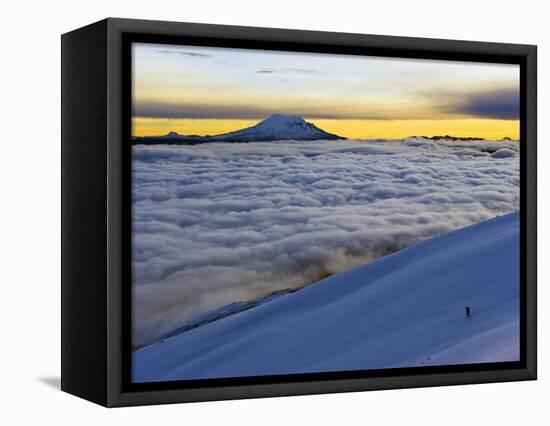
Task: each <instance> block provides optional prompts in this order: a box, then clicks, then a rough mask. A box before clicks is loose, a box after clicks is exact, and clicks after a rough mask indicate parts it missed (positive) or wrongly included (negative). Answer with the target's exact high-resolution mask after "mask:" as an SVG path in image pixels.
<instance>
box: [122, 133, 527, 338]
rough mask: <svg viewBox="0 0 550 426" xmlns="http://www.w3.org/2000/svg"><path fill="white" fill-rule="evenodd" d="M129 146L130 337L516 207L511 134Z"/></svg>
mask: <svg viewBox="0 0 550 426" xmlns="http://www.w3.org/2000/svg"><path fill="white" fill-rule="evenodd" d="M132 150H133V202H132V205H133V306H134V345H135V346H136V347H137V346H141V345H144V344H148V343H151V342H153V341H154V340H156V339H158V338H159V336H160V335H162V334H163V333H166V332H168V331H171V330H173V329H174V328H177V327H179V326H182V325H184V324H185V323H186V322H188V321H191V320H192V319H193V318H194V317H196V316H197V315H200V314H202V313H204V312H206V311H208V310H211V309H214V308H216V307H218V306H221V305H224V304H228V303H231V302H234V301H237V300H249V299H253V298H257V297H260V296H262V295H265V294H267V293H271V292H273V291H276V290H280V289H286V288H299V287H302V286H304V285H307V284H310V283H313V282H316V281H318V280H320V279H322V278H324V277H326V276H328V275H331V274H333V273H335V272H339V271H341V270H344V269H347V268H350V267H352V266H355V265H357V264H361V263H364V262H368V261H370V260H372V259H375V258H378V257H380V256H384V255H387V254H389V253H392V252H394V251H396V250H400V249H402V248H405V247H407V246H410V245H411V244H414V243H416V242H418V241H421V240H423V239H426V238H429V237H432V236H435V235H439V234H443V233H445V232H449V231H452V230H454V229H457V228H461V227H464V226H467V225H470V224H472V223H475V222H480V221H483V220H486V219H488V218H491V217H494V216H495V215H498V214H505V213H508V212H511V211H514V210H518V209H519V153H518V150H519V144H518V142H516V141H506V142H494V141H472V142H464V141H455V142H451V141H445V142H444V141H437V142H436V141H432V140H426V139H405V140H397V141H395V140H394V141H383V140H377V141H356V140H346V141H315V142H311V141H310V142H297V141H291V142H282V141H280V142H257V143H240V144H239V143H209V144H202V145H194V146H166V145H157V146H144V145H136V146H134V147H133V148H132Z"/></svg>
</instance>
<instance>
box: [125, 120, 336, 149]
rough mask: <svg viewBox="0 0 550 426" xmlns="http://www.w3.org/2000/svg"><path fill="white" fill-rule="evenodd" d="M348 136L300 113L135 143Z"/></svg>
mask: <svg viewBox="0 0 550 426" xmlns="http://www.w3.org/2000/svg"><path fill="white" fill-rule="evenodd" d="M337 139H345V138H344V137H342V136H338V135H335V134H333V133H329V132H325V131H324V130H321V129H319V128H318V127H317V126H316V125H315V124H313V123H309V122H308V121H306V120H304V118H302V117H300V116H297V115H284V114H273V115H271V116H269V117H268V118H266V119H265V120H262V121H260V122H259V123H258V124H256V125H254V126H251V127H247V128H245V129H241V130H236V131H234V132H229V133H223V134H221V135H215V136H185V135H179V134H178V133H176V132H170V133H168V134H167V135H164V136H156V137H155V136H152V137H142V138H137V139H136V141H135V143H159V142H160V141H162V143H168V142H169V143H183V144H185V143H193V144H194V143H206V142H269V141H290V140H296V141H314V140H337Z"/></svg>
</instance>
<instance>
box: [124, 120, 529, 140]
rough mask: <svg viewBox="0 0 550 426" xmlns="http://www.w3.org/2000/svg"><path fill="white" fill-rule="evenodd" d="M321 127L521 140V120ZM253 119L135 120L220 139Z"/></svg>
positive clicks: (365, 135) (138, 125) (150, 132)
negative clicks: (216, 136) (218, 135)
mask: <svg viewBox="0 0 550 426" xmlns="http://www.w3.org/2000/svg"><path fill="white" fill-rule="evenodd" d="M306 120H307V121H309V122H311V123H314V124H315V125H316V126H317V127H319V128H321V129H323V130H325V131H327V132H330V133H335V134H337V135H340V136H344V137H346V138H349V139H373V138H388V139H391V138H405V137H408V136H413V135H417V136H435V135H452V136H459V137H469V136H472V137H481V138H485V139H501V138H504V137H509V138H512V139H519V120H495V119H485V118H460V119H440V120H346V119H308V118H307V117H306ZM259 121H260V120H249V119H238V120H237V119H202V118H201V119H190V118H185V119H165V118H146V117H134V118H133V119H132V134H133V135H134V136H158V135H163V134H166V133H168V132H177V133H180V134H183V135H201V136H204V135H216V134H220V133H226V132H231V131H234V130H239V129H242V128H245V127H250V126H253V125H255V124H257V123H258V122H259Z"/></svg>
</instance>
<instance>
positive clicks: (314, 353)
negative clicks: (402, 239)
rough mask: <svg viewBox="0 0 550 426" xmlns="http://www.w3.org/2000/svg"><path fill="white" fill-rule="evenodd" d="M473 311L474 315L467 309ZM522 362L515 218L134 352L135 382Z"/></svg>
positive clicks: (346, 273)
mask: <svg viewBox="0 0 550 426" xmlns="http://www.w3.org/2000/svg"><path fill="white" fill-rule="evenodd" d="M466 305H469V306H471V308H472V312H473V315H472V316H471V317H469V318H467V317H466V316H465V313H464V307H465V306H466ZM518 359H519V213H517V212H516V213H512V214H508V215H506V216H502V217H498V218H495V219H491V220H488V221H485V222H481V223H479V224H476V225H473V226H469V227H467V228H463V229H460V230H457V231H454V232H450V233H447V234H444V235H442V236H439V237H435V238H432V239H429V240H426V241H424V242H421V243H419V244H416V245H414V246H411V247H409V248H407V249H405V250H401V251H399V252H397V253H394V254H392V255H389V256H385V257H383V258H380V259H378V260H376V261H374V262H371V263H368V264H365V265H362V266H358V267H355V268H352V269H349V270H346V271H343V272H340V273H338V274H336V275H333V276H331V277H329V278H326V279H324V280H322V281H319V282H318V283H316V284H314V285H311V286H309V287H307V288H304V289H302V290H299V291H297V292H295V293H292V294H288V295H285V296H283V297H280V298H278V299H276V300H274V301H272V302H269V303H266V304H263V305H260V306H258V307H255V308H253V309H250V310H247V311H244V312H241V313H238V314H236V315H233V316H230V317H227V318H225V319H222V320H220V321H216V322H213V323H210V324H207V325H204V326H202V327H199V328H196V329H194V330H190V331H188V332H186V333H183V334H180V335H177V336H174V337H172V338H170V339H167V340H165V341H164V342H162V343H156V344H153V345H150V346H147V347H144V348H142V349H139V350H137V351H135V352H134V356H133V360H134V362H133V379H134V381H136V382H147V381H163V380H178V379H180V380H185V379H201V378H215V377H236V376H251V375H269V374H288V373H308V372H322V371H338V370H356V369H376V368H392V367H408V366H418V365H442V364H462V363H478V362H496V361H514V360H518Z"/></svg>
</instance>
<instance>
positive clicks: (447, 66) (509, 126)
mask: <svg viewBox="0 0 550 426" xmlns="http://www.w3.org/2000/svg"><path fill="white" fill-rule="evenodd" d="M274 113H281V114H289V115H299V116H302V117H304V118H305V119H306V120H307V121H310V122H312V123H314V124H316V125H317V126H318V127H320V128H321V129H323V130H326V131H328V132H331V133H336V134H338V135H341V136H344V137H347V138H401V137H407V136H411V135H426V136H433V135H441V134H450V135H454V136H477V137H484V138H495V139H499V138H502V137H505V136H508V137H511V138H514V139H517V138H519V66H518V65H502V64H479V63H466V62H450V61H432V60H411V59H393V58H392V59H388V58H378V57H365V56H351V55H332V54H330V55H328V54H313V53H298V52H276V51H265V50H248V49H228V48H212V47H194V46H175V45H155V44H134V45H133V114H132V115H133V123H132V124H133V134H134V136H147V135H162V134H166V133H168V132H170V131H176V132H178V133H180V134H197V135H206V134H210V135H214V134H219V133H224V132H230V131H233V130H238V129H240V128H243V127H248V126H252V125H254V124H256V123H257V122H258V121H260V120H263V119H264V118H267V117H268V116H270V115H272V114H274Z"/></svg>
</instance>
